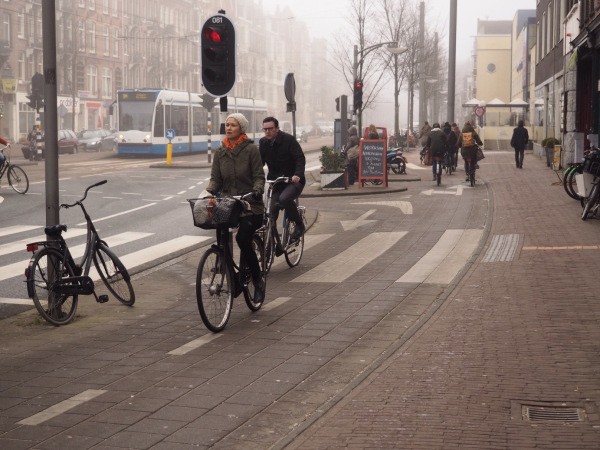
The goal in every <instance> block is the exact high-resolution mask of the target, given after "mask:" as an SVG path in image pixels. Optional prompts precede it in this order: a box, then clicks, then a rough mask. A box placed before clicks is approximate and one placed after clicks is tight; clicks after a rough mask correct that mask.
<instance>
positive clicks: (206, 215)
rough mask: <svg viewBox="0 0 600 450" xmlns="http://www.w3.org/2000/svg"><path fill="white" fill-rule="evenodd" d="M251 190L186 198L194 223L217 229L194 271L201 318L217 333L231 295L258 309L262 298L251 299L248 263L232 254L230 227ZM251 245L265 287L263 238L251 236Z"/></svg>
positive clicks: (222, 325)
mask: <svg viewBox="0 0 600 450" xmlns="http://www.w3.org/2000/svg"><path fill="white" fill-rule="evenodd" d="M251 195H253V194H252V193H249V194H246V195H243V196H239V197H223V198H213V197H211V198H199V199H188V202H189V203H190V205H191V207H192V214H193V217H194V225H195V226H197V227H200V228H203V229H216V233H217V241H216V243H215V244H213V245H211V246H210V247H209V248H208V250H206V251H205V252H204V254H203V255H202V257H201V258H200V262H199V264H198V271H197V273H196V301H197V303H198V311H199V313H200V317H201V319H202V322H204V325H205V326H206V328H208V329H209V330H210V331H212V332H214V333H217V332H219V331H221V330H223V329H224V328H225V326H226V325H227V322H228V321H229V317H230V315H231V310H232V307H233V299H234V298H236V297H238V296H239V295H240V294H241V293H243V294H244V299H245V300H246V305H247V306H248V308H249V309H250V310H251V311H258V310H259V309H260V308H261V306H262V304H263V300H261V301H256V300H255V299H254V291H255V289H256V288H255V287H254V282H253V280H252V274H251V272H250V268H249V267H248V264H247V263H246V262H245V261H244V260H243V259H242V258H241V255H240V262H239V264H236V263H235V261H234V257H233V234H232V231H233V230H234V229H235V227H237V226H238V224H239V218H240V215H241V214H242V212H243V211H246V210H249V209H250V205H249V204H248V202H247V201H245V200H244V199H245V198H246V197H249V196H251ZM252 248H253V249H254V251H255V253H256V256H257V258H258V263H259V265H260V268H261V278H262V283H263V289H266V284H267V283H266V281H267V280H266V271H265V257H264V244H263V240H262V238H261V237H260V235H259V234H258V233H256V234H254V236H253V237H252Z"/></svg>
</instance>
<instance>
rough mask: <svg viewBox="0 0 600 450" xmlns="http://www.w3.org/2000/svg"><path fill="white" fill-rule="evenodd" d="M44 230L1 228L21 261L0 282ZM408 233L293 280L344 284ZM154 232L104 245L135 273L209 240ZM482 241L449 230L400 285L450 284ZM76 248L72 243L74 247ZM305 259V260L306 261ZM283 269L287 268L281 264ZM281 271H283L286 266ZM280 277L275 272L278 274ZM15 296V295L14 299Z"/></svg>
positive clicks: (366, 245) (367, 242) (384, 235)
mask: <svg viewBox="0 0 600 450" xmlns="http://www.w3.org/2000/svg"><path fill="white" fill-rule="evenodd" d="M32 231H35V232H36V233H35V234H32V235H31V236H30V237H27V238H23V237H22V236H21V235H22V234H23V233H31V232H32ZM39 231H40V227H36V226H30V225H23V226H12V227H5V228H0V236H1V237H2V238H3V241H5V240H6V238H7V237H8V236H16V238H15V240H13V241H12V242H5V243H2V244H0V258H2V259H5V257H7V256H12V257H13V258H12V259H13V260H14V259H15V258H14V256H15V254H17V253H18V252H22V254H19V255H18V258H17V259H18V260H17V261H16V262H11V263H6V264H3V263H2V259H0V282H2V281H7V280H10V279H12V278H15V277H22V276H23V272H24V269H25V268H26V267H27V264H28V262H29V257H30V255H29V254H26V253H25V246H26V244H27V243H28V242H35V241H41V240H44V239H45V236H43V235H39ZM85 232H86V230H85V228H71V229H69V232H68V233H66V234H65V239H66V240H67V242H69V241H71V242H73V240H74V239H75V238H77V237H81V236H82V235H85ZM408 233H409V232H408V231H390V232H373V233H370V234H368V235H367V236H365V237H363V238H362V239H360V240H358V241H357V242H355V243H354V244H352V245H351V246H349V247H348V248H346V249H344V250H343V251H341V252H340V253H338V254H337V255H332V256H331V257H329V258H327V259H326V260H325V261H322V262H321V263H319V264H317V265H316V266H315V267H313V268H311V269H309V270H306V271H305V272H304V273H302V274H300V275H299V276H297V277H296V278H294V279H292V280H291V282H293V283H312V282H321V283H340V282H343V281H344V280H346V279H349V278H351V277H352V276H353V275H354V274H355V273H357V272H359V271H360V270H361V269H362V268H363V267H365V266H366V265H367V264H369V263H371V262H372V261H374V260H376V259H377V258H379V257H381V255H383V254H384V253H385V252H387V251H389V250H390V249H391V248H392V247H393V246H394V245H396V244H398V243H399V242H400V241H401V240H402V239H403V238H405V236H406V235H407V234H408ZM153 235H154V233H145V232H139V231H127V232H122V233H116V234H113V235H110V236H107V237H106V239H105V241H106V242H107V243H108V245H109V246H110V247H111V248H116V253H117V255H118V256H119V258H120V259H121V260H122V261H123V263H124V264H125V266H126V267H127V268H129V269H130V270H131V269H134V268H136V267H139V266H142V265H145V264H147V263H151V262H152V261H157V260H161V259H164V258H165V257H168V256H169V255H172V254H175V253H178V252H180V251H185V250H186V249H191V248H193V247H194V246H197V245H198V244H201V243H203V242H205V241H207V240H209V239H211V237H209V236H199V235H183V236H179V237H176V238H174V239H170V240H167V241H164V242H160V243H158V244H152V245H145V244H144V242H145V240H147V239H148V238H151V237H152V236H153ZM335 236H336V235H335V234H333V233H331V234H310V233H308V234H307V235H306V236H305V252H308V254H310V249H311V248H313V247H316V246H318V245H322V244H323V243H325V242H326V241H327V240H329V239H332V238H335ZM482 237H483V231H482V230H469V229H465V230H463V229H459V230H446V231H445V232H444V233H443V234H442V235H441V236H440V238H439V240H438V241H437V242H436V243H435V244H434V245H433V247H432V248H430V249H429V250H428V251H427V252H425V253H424V255H423V256H422V257H421V258H420V259H419V260H418V261H417V262H416V263H415V264H414V265H413V266H412V267H410V268H409V269H408V270H406V271H405V272H404V273H399V274H398V275H397V276H398V279H397V280H396V283H426V284H427V283H432V284H445V285H447V284H449V283H451V281H452V280H453V279H454V278H455V277H456V276H457V275H458V274H459V273H460V271H461V269H462V268H463V267H464V265H465V264H466V263H467V261H469V259H470V258H471V257H472V255H473V254H474V252H475V250H476V248H477V247H478V244H479V241H480V239H481V238H482ZM131 242H137V243H138V244H139V246H138V248H140V249H139V250H135V251H133V252H131V253H125V254H123V253H122V252H119V247H120V246H122V245H124V244H129V243H131ZM71 245H72V244H71ZM70 250H71V252H72V254H73V257H74V258H80V257H81V256H82V255H83V253H84V251H85V243H81V244H76V245H72V246H71V247H70ZM306 257H307V256H305V258H306ZM283 263H284V259H283V258H278V259H277V260H276V261H275V264H274V268H275V269H276V270H277V266H279V265H282V264H283ZM283 266H285V264H283ZM281 270H285V269H284V268H283V267H282V268H281ZM274 272H275V273H276V271H274ZM90 276H92V278H93V279H97V275H96V274H95V272H94V271H93V270H92V273H91V274H90ZM12 297H14V296H12ZM22 301H27V300H26V299H25V300H23V299H18V298H2V295H1V294H0V303H19V302H22Z"/></svg>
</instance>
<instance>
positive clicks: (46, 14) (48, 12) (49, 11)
mask: <svg viewBox="0 0 600 450" xmlns="http://www.w3.org/2000/svg"><path fill="white" fill-rule="evenodd" d="M42 35H43V36H44V47H43V48H44V57H43V58H44V91H43V92H44V128H45V142H46V144H45V157H46V164H45V168H46V172H45V173H46V225H47V226H50V225H56V224H57V223H60V220H59V216H60V214H59V206H58V201H59V194H58V113H57V109H56V91H57V88H56V2H55V0H46V1H43V2H42Z"/></svg>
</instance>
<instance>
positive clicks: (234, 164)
mask: <svg viewBox="0 0 600 450" xmlns="http://www.w3.org/2000/svg"><path fill="white" fill-rule="evenodd" d="M247 129H248V119H246V117H244V115H243V114H239V113H235V114H230V115H229V116H228V117H227V120H226V121H225V139H223V141H222V142H221V144H220V145H219V148H218V149H217V150H216V152H215V156H214V159H213V163H212V169H211V173H210V182H209V183H208V187H207V188H206V191H207V192H209V193H210V194H212V195H215V194H217V193H220V194H221V195H224V196H234V195H243V194H247V193H248V192H253V193H254V195H253V201H252V203H251V211H250V212H249V213H246V214H243V215H242V217H241V218H240V224H239V228H238V231H237V234H236V238H235V239H236V242H237V244H238V246H239V248H240V252H241V257H242V259H244V260H245V261H246V263H247V264H248V267H249V268H250V272H251V273H252V280H253V282H254V287H255V292H254V300H255V301H256V302H262V301H263V300H264V297H265V288H264V283H263V282H262V277H261V269H260V265H259V263H258V258H257V257H256V253H255V252H254V251H253V249H252V236H253V235H254V233H255V231H256V230H258V229H259V228H260V227H261V226H262V224H263V214H264V211H265V205H264V203H263V200H262V195H263V192H264V189H265V173H264V171H263V164H262V159H261V157H260V152H259V151H258V147H256V145H254V142H253V141H252V139H250V138H248V136H247V135H246V130H247Z"/></svg>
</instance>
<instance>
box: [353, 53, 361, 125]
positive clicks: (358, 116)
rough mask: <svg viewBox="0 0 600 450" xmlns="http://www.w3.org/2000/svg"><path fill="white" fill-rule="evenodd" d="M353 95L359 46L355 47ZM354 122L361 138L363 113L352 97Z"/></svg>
mask: <svg viewBox="0 0 600 450" xmlns="http://www.w3.org/2000/svg"><path fill="white" fill-rule="evenodd" d="M352 68H353V71H352V94H354V86H355V84H356V75H357V71H358V45H354V64H353V65H352ZM352 120H353V122H355V123H356V125H357V128H358V135H359V136H361V135H362V133H361V131H360V122H361V112H360V111H357V109H356V106H355V105H354V95H353V96H352Z"/></svg>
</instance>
